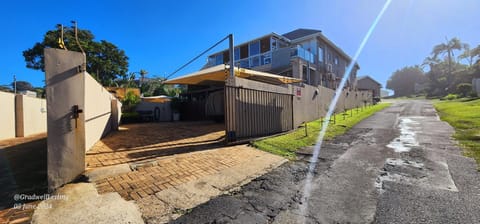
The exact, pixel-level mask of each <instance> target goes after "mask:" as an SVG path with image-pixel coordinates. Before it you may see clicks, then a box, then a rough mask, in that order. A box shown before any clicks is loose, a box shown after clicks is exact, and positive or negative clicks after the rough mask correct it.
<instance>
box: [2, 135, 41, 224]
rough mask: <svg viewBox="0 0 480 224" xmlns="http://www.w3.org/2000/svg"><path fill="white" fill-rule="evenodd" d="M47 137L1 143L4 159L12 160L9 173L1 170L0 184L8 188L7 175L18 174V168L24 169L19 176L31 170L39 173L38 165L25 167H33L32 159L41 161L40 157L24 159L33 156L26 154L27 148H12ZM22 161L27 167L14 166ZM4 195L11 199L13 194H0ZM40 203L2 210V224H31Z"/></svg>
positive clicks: (30, 203) (22, 138) (38, 136)
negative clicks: (26, 155) (36, 207)
mask: <svg viewBox="0 0 480 224" xmlns="http://www.w3.org/2000/svg"><path fill="white" fill-rule="evenodd" d="M46 137H47V134H46V133H41V134H35V135H30V136H27V137H19V138H11V139H5V140H1V141H0V150H4V151H3V153H4V154H3V156H4V158H3V159H7V160H8V159H11V161H10V166H9V169H10V170H8V172H6V171H5V170H1V169H0V170H1V171H2V172H0V184H2V186H3V187H6V185H8V184H9V183H8V181H7V182H4V181H5V180H8V178H6V177H5V175H7V173H10V174H11V173H12V172H14V173H16V172H18V171H17V170H16V169H17V168H22V169H24V171H23V172H19V173H18V174H17V175H19V176H21V175H22V174H24V172H30V170H33V171H35V172H38V170H37V169H36V168H37V167H38V166H37V165H38V164H34V165H33V167H31V168H30V167H29V168H26V167H25V166H31V164H32V163H31V161H29V160H30V159H39V158H38V157H36V156H34V158H31V157H24V156H25V154H28V155H30V156H31V155H32V154H30V153H29V152H24V148H25V147H24V148H19V149H14V150H13V149H12V147H16V146H18V145H22V144H25V143H29V142H33V141H37V140H41V139H45V138H46ZM45 145H46V144H45ZM5 150H6V151H8V152H6V151H5ZM19 150H21V151H19ZM29 150H30V149H29ZM33 150H36V149H33ZM27 151H28V150H27ZM43 151H44V152H46V150H43ZM43 151H42V152H43ZM5 153H7V154H5ZM45 158H46V156H45ZM20 161H21V162H23V163H26V165H25V164H23V165H20V166H17V164H13V163H17V162H20ZM37 162H38V161H37ZM45 162H46V161H45ZM27 179H28V178H27ZM32 184H33V183H32ZM2 193H5V194H6V195H9V196H6V197H10V196H11V195H10V193H12V192H0V194H2ZM17 193H18V192H17ZM0 200H11V198H1V199H0ZM38 203H40V201H34V202H29V203H25V206H24V207H23V208H20V209H16V208H5V209H3V210H0V224H7V223H8V224H17V223H30V221H31V219H32V215H33V212H34V207H35V206H36V205H37V204H38Z"/></svg>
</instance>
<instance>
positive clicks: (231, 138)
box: [225, 85, 293, 142]
mask: <svg viewBox="0 0 480 224" xmlns="http://www.w3.org/2000/svg"><path fill="white" fill-rule="evenodd" d="M225 126H226V135H227V142H235V141H239V140H243V139H249V138H254V137H260V136H266V135H270V134H275V133H279V132H284V131H288V130H292V129H293V95H291V94H284V93H276V92H269V91H263V90H257V89H249V88H243V87H236V86H228V85H226V86H225Z"/></svg>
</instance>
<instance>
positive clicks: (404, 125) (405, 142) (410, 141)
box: [387, 117, 419, 152]
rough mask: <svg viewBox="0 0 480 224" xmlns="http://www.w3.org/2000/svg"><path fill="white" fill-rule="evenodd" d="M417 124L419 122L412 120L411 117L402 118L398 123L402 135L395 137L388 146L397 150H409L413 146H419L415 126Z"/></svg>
mask: <svg viewBox="0 0 480 224" xmlns="http://www.w3.org/2000/svg"><path fill="white" fill-rule="evenodd" d="M417 124H418V122H416V121H414V120H412V119H411V118H408V117H404V118H400V122H399V125H398V128H399V129H400V136H399V137H397V138H395V139H393V141H391V142H390V144H388V145H387V147H388V148H391V149H393V150H395V152H409V151H410V150H411V149H412V147H415V146H419V143H418V141H417V139H416V133H415V131H414V128H413V126H414V125H417Z"/></svg>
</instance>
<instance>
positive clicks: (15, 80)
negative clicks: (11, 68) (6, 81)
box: [13, 74, 17, 94]
mask: <svg viewBox="0 0 480 224" xmlns="http://www.w3.org/2000/svg"><path fill="white" fill-rule="evenodd" d="M13 92H14V93H15V94H17V77H16V76H15V74H13Z"/></svg>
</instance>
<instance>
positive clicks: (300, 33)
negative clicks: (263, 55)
mask: <svg viewBox="0 0 480 224" xmlns="http://www.w3.org/2000/svg"><path fill="white" fill-rule="evenodd" d="M321 32H322V31H321V30H314V29H296V30H294V31H290V32H288V33H286V34H283V35H282V36H284V37H286V38H288V39H290V40H295V39H298V38H301V37H305V36H308V35H312V34H314V33H321Z"/></svg>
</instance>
